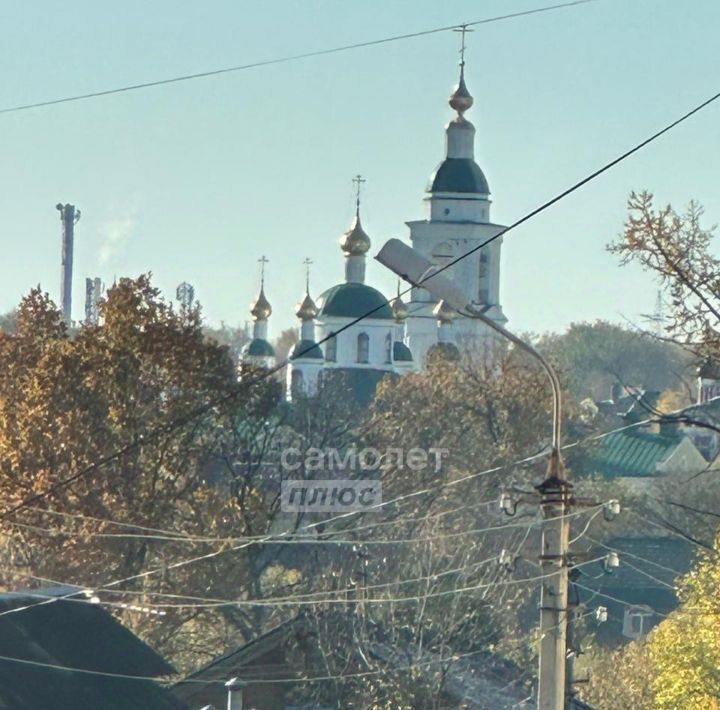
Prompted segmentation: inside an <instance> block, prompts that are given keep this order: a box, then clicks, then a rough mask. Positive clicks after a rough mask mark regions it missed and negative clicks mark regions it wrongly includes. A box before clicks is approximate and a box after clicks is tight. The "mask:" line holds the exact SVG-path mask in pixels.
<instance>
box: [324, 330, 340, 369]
mask: <svg viewBox="0 0 720 710" xmlns="http://www.w3.org/2000/svg"><path fill="white" fill-rule="evenodd" d="M325 359H326V360H327V361H328V362H335V361H336V360H337V340H336V338H335V333H330V340H328V341H327V342H326V343H325Z"/></svg>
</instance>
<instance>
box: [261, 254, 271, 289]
mask: <svg viewBox="0 0 720 710" xmlns="http://www.w3.org/2000/svg"><path fill="white" fill-rule="evenodd" d="M258 263H259V264H260V288H261V289H263V288H265V264H268V263H270V259H268V258H267V257H266V256H265V255H264V254H263V255H262V256H261V257H260V258H259V259H258Z"/></svg>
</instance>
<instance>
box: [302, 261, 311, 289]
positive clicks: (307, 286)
mask: <svg viewBox="0 0 720 710" xmlns="http://www.w3.org/2000/svg"><path fill="white" fill-rule="evenodd" d="M303 264H305V293H310V264H312V259H311V258H310V257H306V258H305V261H303Z"/></svg>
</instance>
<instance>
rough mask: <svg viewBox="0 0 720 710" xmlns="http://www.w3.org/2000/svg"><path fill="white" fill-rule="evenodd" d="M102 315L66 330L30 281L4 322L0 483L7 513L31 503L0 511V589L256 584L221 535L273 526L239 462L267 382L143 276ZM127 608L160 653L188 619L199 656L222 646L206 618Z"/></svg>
mask: <svg viewBox="0 0 720 710" xmlns="http://www.w3.org/2000/svg"><path fill="white" fill-rule="evenodd" d="M100 315H101V324H100V325H83V326H82V327H80V328H79V330H78V331H77V332H76V333H73V335H72V337H71V336H70V334H69V333H68V332H67V329H66V327H65V325H64V323H63V321H62V319H61V316H60V313H59V311H58V310H57V308H56V307H55V306H54V304H53V303H52V302H51V301H50V300H49V298H48V296H47V295H46V294H43V293H41V292H40V291H39V290H33V291H32V292H31V293H30V294H29V295H28V296H27V297H26V298H25V299H23V302H22V303H21V305H20V307H19V309H18V311H17V317H16V327H15V330H14V332H12V333H10V332H3V333H0V493H1V494H2V499H3V501H4V504H5V510H8V509H12V508H14V507H15V506H18V505H21V504H23V503H24V502H26V501H30V503H29V505H26V506H24V507H22V508H20V509H19V510H17V512H14V513H12V514H10V515H6V516H5V517H4V518H3V519H2V527H3V533H4V537H5V545H4V548H3V550H4V551H3V568H2V570H3V577H4V578H5V584H6V586H9V587H17V586H20V585H21V584H26V585H27V583H28V579H29V580H30V581H31V582H32V583H34V584H37V583H38V582H40V581H42V580H52V581H58V582H63V583H73V584H78V585H81V586H83V587H91V588H96V589H98V590H103V589H108V591H107V592H106V593H105V594H100V596H101V599H103V600H114V601H120V600H122V601H124V602H127V601H134V602H135V605H136V606H137V605H138V604H137V601H138V600H143V603H145V604H151V603H152V604H154V603H158V602H161V601H163V599H162V597H158V596H157V594H161V593H165V592H174V593H177V592H178V591H182V592H184V593H186V594H192V593H193V592H195V593H196V594H199V593H201V592H203V593H204V592H205V591H206V590H207V589H208V587H209V586H210V583H209V580H213V582H214V583H215V588H214V589H213V591H214V593H215V594H217V595H226V596H236V595H241V594H243V592H244V593H246V594H248V595H249V594H254V593H255V590H248V584H249V583H250V582H251V581H252V580H254V579H255V578H256V576H257V575H256V574H248V573H247V571H248V569H250V568H252V565H253V558H252V555H251V554H250V552H249V551H247V550H245V551H238V552H235V553H233V552H232V551H228V550H225V548H229V547H231V545H230V544H229V543H227V542H223V541H224V540H227V539H229V538H230V537H235V538H237V537H240V536H243V535H250V534H262V533H264V532H266V531H267V529H268V526H269V525H270V522H271V520H270V515H271V513H272V508H271V507H268V506H266V505H265V504H264V501H263V494H262V487H261V484H260V480H261V478H262V472H260V471H258V470H256V469H251V470H250V473H249V474H248V475H244V476H240V475H239V472H240V471H242V470H244V467H246V465H247V462H248V458H252V455H249V454H248V452H252V451H253V449H254V448H256V447H257V446H258V441H259V437H260V433H259V432H261V431H264V432H266V431H267V429H268V426H269V425H268V424H267V414H268V412H269V411H272V410H274V408H275V407H276V405H277V400H278V394H279V392H278V389H277V383H275V382H269V381H264V380H262V379H259V378H255V379H257V381H256V382H253V386H252V387H250V386H246V385H244V384H243V383H238V381H237V377H236V374H235V367H234V364H233V362H232V359H231V357H230V355H229V353H228V349H227V348H226V347H224V346H221V345H219V344H217V343H215V342H213V341H211V340H208V339H207V338H206V337H205V336H204V335H203V332H202V328H201V323H200V316H199V313H198V312H197V311H192V312H189V313H177V312H175V311H174V310H173V309H172V308H171V306H170V305H168V304H167V303H166V302H165V301H164V300H163V299H162V298H161V296H160V294H159V292H158V291H157V290H156V289H155V288H154V287H153V286H152V285H151V282H150V279H149V278H148V277H146V276H141V277H140V278H138V279H135V280H131V279H121V280H120V281H119V282H118V284H117V285H116V286H114V287H113V288H112V289H111V290H110V291H109V292H108V294H107V298H106V300H105V301H104V302H103V303H102V304H101V306H100ZM250 380H252V378H250ZM79 472H82V475H80V476H79V477H77V478H76V480H73V479H74V478H75V477H76V475H77V474H78V473H79ZM233 473H234V474H236V475H234V476H233V475H231V474H233ZM68 480H72V482H71V483H70V484H68V485H66V481H68ZM47 491H50V493H49V494H48V495H43V496H42V497H40V498H38V499H37V500H36V499H34V496H35V495H36V494H44V493H45V492H47ZM196 536H200V537H201V539H200V540H194V539H192V538H193V537H196ZM188 538H191V539H188ZM220 552H222V554H216V553H220ZM203 554H205V555H207V560H205V561H201V562H198V563H197V564H193V565H192V566H189V565H188V566H186V565H183V564H178V563H179V562H181V561H182V560H184V559H188V558H192V557H199V556H202V555H203ZM254 571H255V572H257V570H254ZM118 580H125V581H124V582H122V584H119V585H118V584H111V582H117V581H118ZM109 584H110V585H111V586H110V587H109V588H108V585H109ZM120 590H122V591H123V592H124V593H125V595H124V596H112V592H113V591H115V592H117V594H118V595H119V594H120ZM128 595H129V596H128ZM128 614H129V618H128V621H129V623H131V624H132V625H133V626H135V627H136V628H138V629H140V630H142V631H143V632H144V633H146V635H149V637H150V638H151V639H152V640H154V641H155V642H156V643H157V644H159V645H160V646H161V647H163V650H166V651H168V652H170V653H176V652H179V651H180V650H181V648H180V647H182V645H183V644H186V645H187V646H192V645H193V644H194V643H195V642H196V640H197V639H198V638H199V636H198V633H199V630H200V631H201V633H200V636H201V639H200V640H201V643H200V642H198V644H197V645H198V646H202V647H203V649H204V653H205V654H206V656H207V654H210V655H211V654H212V653H213V649H214V650H215V651H216V652H217V651H220V650H222V648H223V645H222V644H223V641H224V639H221V638H212V632H213V629H226V627H224V626H223V622H225V621H227V619H223V617H222V615H219V614H217V613H214V614H211V613H209V612H199V611H198V610H194V609H175V608H172V609H169V610H168V612H167V614H166V616H164V617H162V623H159V622H160V619H161V617H159V616H157V615H154V616H147V615H142V614H131V613H130V612H128ZM200 621H202V622H203V624H200V623H199V622H200ZM233 621H237V624H236V625H241V622H242V621H246V622H247V623H248V624H249V626H250V627H251V626H252V624H251V622H252V619H243V620H233ZM201 627H202V628H201ZM244 630H245V631H246V632H248V633H249V632H250V630H249V629H247V628H246V629H244ZM186 631H187V635H186V636H184V635H183V634H184V633H185V632H186ZM253 631H256V629H255V630H253ZM224 632H225V631H223V633H224ZM228 633H229V632H228ZM201 657H202V656H201ZM197 658H198V656H195V660H194V661H193V662H197Z"/></svg>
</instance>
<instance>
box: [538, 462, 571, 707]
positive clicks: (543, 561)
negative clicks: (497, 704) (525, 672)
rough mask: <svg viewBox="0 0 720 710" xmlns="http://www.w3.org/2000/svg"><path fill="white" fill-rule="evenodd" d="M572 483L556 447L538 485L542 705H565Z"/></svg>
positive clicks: (539, 689)
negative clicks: (564, 469) (564, 470)
mask: <svg viewBox="0 0 720 710" xmlns="http://www.w3.org/2000/svg"><path fill="white" fill-rule="evenodd" d="M570 488H571V486H570V484H569V483H568V482H567V481H566V480H565V476H564V474H563V472H562V464H561V462H560V456H559V451H556V450H553V451H552V453H551V456H550V465H549V466H548V473H547V476H546V477H545V480H544V481H543V482H542V483H541V484H540V485H539V486H537V491H538V492H539V493H540V508H541V511H542V516H543V523H542V543H541V554H540V565H541V569H542V572H543V579H542V582H541V584H542V586H541V592H540V659H539V671H538V709H539V710H563V708H564V707H565V663H566V653H567V619H568V565H567V553H568V547H569V538H570V521H569V519H568V517H567V513H568V509H569V507H570Z"/></svg>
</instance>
